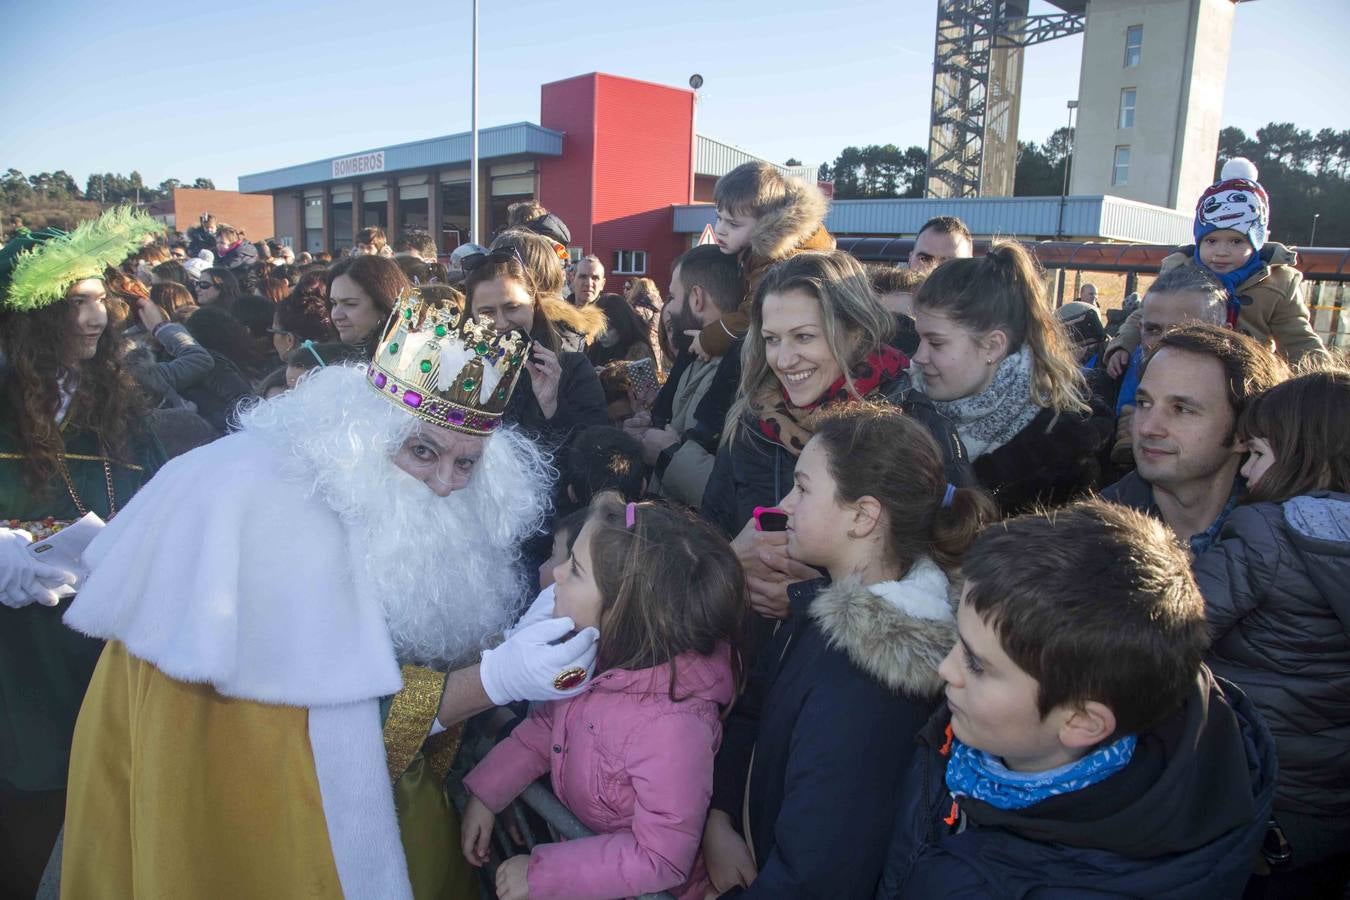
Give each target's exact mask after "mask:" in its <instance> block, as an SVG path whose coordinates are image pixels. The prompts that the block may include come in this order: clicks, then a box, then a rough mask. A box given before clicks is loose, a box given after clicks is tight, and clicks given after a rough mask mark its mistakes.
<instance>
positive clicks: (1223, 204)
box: [1194, 157, 1270, 251]
mask: <svg viewBox="0 0 1350 900" xmlns="http://www.w3.org/2000/svg"><path fill="white" fill-rule="evenodd" d="M1256 176H1257V171H1256V166H1254V165H1253V164H1252V163H1251V161H1250V160H1247V159H1243V158H1241V157H1238V158H1237V159H1230V160H1229V161H1228V162H1226V163H1224V167H1223V171H1222V172H1221V173H1220V175H1219V180H1218V181H1216V182H1215V183H1214V184H1212V185H1210V186H1209V188H1208V189H1206V191H1205V192H1204V193H1203V194H1201V195H1200V202H1199V203H1197V204H1196V205H1195V228H1194V231H1195V240H1196V242H1197V243H1199V241H1200V239H1201V238H1203V237H1204V236H1205V235H1207V234H1209V233H1210V232H1213V231H1218V230H1220V229H1225V228H1228V229H1232V230H1233V231H1236V232H1239V233H1240V234H1242V235H1244V236H1245V237H1246V238H1247V240H1248V242H1249V243H1251V245H1252V249H1253V250H1257V251H1259V250H1260V249H1261V248H1262V247H1263V246H1265V243H1266V238H1267V237H1268V236H1269V229H1270V198H1269V197H1268V196H1267V195H1266V189H1265V188H1263V187H1261V185H1260V183H1258V182H1257V180H1256Z"/></svg>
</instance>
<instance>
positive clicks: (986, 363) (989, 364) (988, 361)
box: [984, 359, 994, 366]
mask: <svg viewBox="0 0 1350 900" xmlns="http://www.w3.org/2000/svg"><path fill="white" fill-rule="evenodd" d="M984 364H985V365H986V366H992V365H993V364H994V361H993V360H992V359H986V360H985V361H984Z"/></svg>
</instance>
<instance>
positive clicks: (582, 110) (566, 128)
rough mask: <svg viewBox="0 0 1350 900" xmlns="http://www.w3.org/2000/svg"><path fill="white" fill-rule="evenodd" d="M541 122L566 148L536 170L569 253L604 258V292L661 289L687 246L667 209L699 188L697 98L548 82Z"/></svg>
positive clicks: (607, 81) (624, 81)
mask: <svg viewBox="0 0 1350 900" xmlns="http://www.w3.org/2000/svg"><path fill="white" fill-rule="evenodd" d="M539 124H540V125H542V126H543V127H545V128H548V129H552V130H554V131H559V132H562V133H563V134H564V135H565V138H564V141H565V145H566V148H567V151H566V153H564V154H563V155H562V156H560V157H554V158H544V159H540V160H539V162H538V166H539V202H540V203H542V204H543V205H544V206H546V207H547V208H548V209H549V211H550V212H552V213H555V214H556V215H557V216H558V217H559V218H561V219H562V220H563V221H564V222H566V223H567V225H568V227H569V228H570V229H571V231H572V244H573V246H577V247H581V248H583V249H584V250H585V251H586V252H587V253H590V254H593V255H595V256H597V257H599V259H600V261H601V262H602V263H604V265H605V271H606V274H607V276H608V277H607V281H606V285H605V289H606V290H607V291H619V290H621V289H622V287H623V283H624V281H626V280H628V279H629V278H635V277H641V276H644V275H645V276H647V277H650V278H653V279H655V281H656V283H657V285H658V286H659V287H660V288H661V289H662V290H665V287H666V284H667V282H668V281H669V278H670V268H671V264H672V263H673V262H674V261H675V259H676V257H678V256H679V255H680V254H681V253H682V252H684V250H685V249H686V248H687V247H688V246H689V241H688V238H686V237H684V236H682V235H679V234H676V233H674V232H673V231H672V230H671V227H670V220H671V207H672V206H675V205H679V204H686V203H689V202H690V201H691V200H692V199H693V188H694V160H693V150H694V94H693V92H692V91H689V90H685V89H681V88H673V87H667V86H665V85H660V84H651V83H649V82H645V81H635V80H633V79H631V78H619V77H616V76H614V75H604V74H600V73H591V74H589V75H581V76H578V77H576V78H568V79H566V80H564V81H555V82H553V83H551V84H546V85H544V86H543V87H542V89H541V97H540V111H539Z"/></svg>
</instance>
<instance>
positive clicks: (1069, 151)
mask: <svg viewBox="0 0 1350 900" xmlns="http://www.w3.org/2000/svg"><path fill="white" fill-rule="evenodd" d="M1068 106H1069V133H1068V134H1067V135H1066V136H1065V137H1066V138H1067V140H1068V146H1067V147H1066V148H1065V149H1064V183H1063V185H1062V186H1061V187H1060V189H1059V224H1058V225H1056V226H1055V237H1057V238H1062V237H1064V206H1065V204H1067V203H1068V200H1069V158H1070V157H1071V156H1073V111H1074V110H1075V109H1077V108H1078V101H1077V100H1070V101H1069V103H1068Z"/></svg>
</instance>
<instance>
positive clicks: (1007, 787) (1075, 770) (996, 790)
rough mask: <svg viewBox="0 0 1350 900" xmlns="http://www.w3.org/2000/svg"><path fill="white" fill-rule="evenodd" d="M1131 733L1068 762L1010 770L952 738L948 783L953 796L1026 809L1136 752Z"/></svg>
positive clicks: (1085, 783) (1115, 767)
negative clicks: (1038, 769) (1037, 769)
mask: <svg viewBox="0 0 1350 900" xmlns="http://www.w3.org/2000/svg"><path fill="white" fill-rule="evenodd" d="M1135 743H1136V739H1135V736H1134V735H1132V734H1127V735H1126V736H1125V737H1123V738H1120V739H1119V740H1117V741H1114V742H1112V743H1110V744H1107V745H1106V746H1105V747H1101V748H1099V749H1097V750H1094V751H1093V752H1091V753H1089V754H1088V755H1087V756H1084V757H1083V758H1082V759H1078V760H1075V761H1074V762H1071V763H1069V764H1068V765H1066V766H1060V767H1059V768H1057V769H1049V770H1047V771H1045V772H1014V771H1012V770H1010V769H1009V768H1008V767H1007V766H1005V765H1003V763H1001V762H1000V761H999V760H998V758H997V757H995V756H991V755H990V754H988V753H985V752H984V751H983V750H976V749H974V748H973V747H968V746H966V745H965V744H963V743H961V742H960V741H958V740H955V739H953V740H952V758H951V759H950V760H949V761H948V762H947V789H948V790H950V791H951V792H952V794H953V795H954V796H956V797H974V798H975V799H976V800H981V801H983V802H985V803H988V804H989V805H990V806H992V807H995V808H996V809H1026V808H1027V807H1028V806H1034V805H1036V804H1037V803H1040V802H1041V801H1042V800H1045V799H1046V798H1049V797H1054V796H1056V795H1058V794H1068V793H1071V792H1073V791H1081V790H1082V789H1083V788H1085V787H1089V786H1091V785H1094V784H1096V783H1097V782H1099V781H1105V780H1106V779H1107V778H1110V777H1111V776H1112V775H1114V774H1116V773H1117V772H1119V771H1120V770H1121V769H1123V768H1125V766H1127V765H1128V764H1129V762H1130V758H1131V757H1132V756H1133V755H1134V746H1135Z"/></svg>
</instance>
